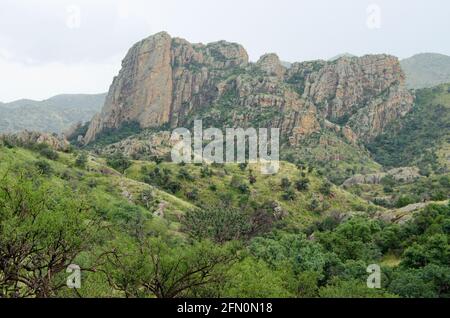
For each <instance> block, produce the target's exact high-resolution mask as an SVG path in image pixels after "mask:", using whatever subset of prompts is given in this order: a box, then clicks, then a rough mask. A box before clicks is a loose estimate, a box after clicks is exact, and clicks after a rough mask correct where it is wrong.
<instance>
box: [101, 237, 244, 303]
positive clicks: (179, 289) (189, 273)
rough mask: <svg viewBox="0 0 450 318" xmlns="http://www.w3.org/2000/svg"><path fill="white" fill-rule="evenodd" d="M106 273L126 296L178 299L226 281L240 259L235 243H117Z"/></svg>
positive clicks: (116, 288) (148, 240) (162, 241)
mask: <svg viewBox="0 0 450 318" xmlns="http://www.w3.org/2000/svg"><path fill="white" fill-rule="evenodd" d="M114 246H115V252H114V253H112V254H109V255H108V258H107V263H106V265H105V267H104V269H103V272H104V273H105V274H106V275H107V277H108V281H109V284H110V285H111V287H112V288H113V289H115V290H118V291H120V292H122V293H123V294H124V295H125V296H126V297H157V298H175V297H183V296H187V295H189V293H190V292H191V291H192V290H194V289H196V288H199V287H202V286H207V285H211V284H217V283H220V282H221V281H223V280H224V275H225V272H226V269H227V268H228V267H229V266H230V265H231V264H233V263H234V262H235V261H237V259H238V254H237V249H236V247H235V246H234V245H232V244H231V245H225V246H217V245H214V244H213V243H211V242H208V241H203V242H195V243H193V244H186V243H181V242H178V243H177V244H171V242H166V241H165V240H163V239H156V238H152V239H145V240H144V241H133V240H123V241H122V242H115V243H114Z"/></svg>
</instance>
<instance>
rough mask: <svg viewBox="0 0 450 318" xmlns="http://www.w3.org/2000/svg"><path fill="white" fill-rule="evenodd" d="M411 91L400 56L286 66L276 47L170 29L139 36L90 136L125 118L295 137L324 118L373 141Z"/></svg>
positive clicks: (407, 103)
mask: <svg viewBox="0 0 450 318" xmlns="http://www.w3.org/2000/svg"><path fill="white" fill-rule="evenodd" d="M412 103H413V97H412V95H411V94H410V93H409V92H408V90H407V89H406V87H405V77H404V74H403V72H402V70H401V67H400V64H399V61H398V59H397V58H396V57H393V56H389V55H367V56H363V57H348V58H345V59H338V60H336V61H328V62H327V61H311V62H303V63H293V64H292V65H291V67H290V68H289V69H287V68H286V67H285V66H283V63H282V62H280V60H279V58H278V56H277V55H276V54H273V53H271V54H266V55H264V56H262V57H261V58H260V60H259V61H258V62H257V63H250V62H249V58H248V54H247V52H246V51H245V49H244V48H243V47H242V46H241V45H239V44H236V43H229V42H226V41H219V42H214V43H210V44H207V45H204V44H191V43H189V42H188V41H186V40H184V39H180V38H172V37H171V36H170V35H169V34H167V33H166V32H161V33H158V34H155V35H153V36H150V37H148V38H146V39H144V40H142V41H140V42H139V43H137V44H135V45H134V46H133V47H132V48H131V49H130V50H129V52H128V54H127V55H126V57H125V59H124V60H123V62H122V69H121V71H120V73H119V75H118V76H117V77H116V78H115V79H114V81H113V83H112V85H111V87H110V90H109V93H108V96H107V98H106V102H105V105H104V107H103V109H102V111H101V113H100V114H98V115H96V116H95V117H94V118H93V120H92V121H91V124H90V126H89V129H88V131H87V133H86V136H85V142H86V143H90V142H92V141H93V140H95V139H96V138H97V136H98V135H99V134H101V133H102V132H103V131H105V130H107V129H117V128H120V127H121V126H123V125H124V124H126V123H138V124H139V126H140V127H141V128H150V127H161V126H163V125H168V126H170V127H172V128H173V127H179V126H184V125H189V123H190V122H191V121H192V119H193V118H194V117H196V116H197V117H201V118H203V119H204V120H207V121H209V123H210V124H221V125H224V124H229V125H233V126H241V127H245V126H249V125H254V126H257V127H259V126H271V127H279V128H280V129H281V131H282V133H284V135H285V136H286V137H287V138H288V139H289V140H290V141H291V142H292V143H298V141H299V140H301V139H302V138H303V137H304V136H308V135H309V134H311V133H313V132H316V131H319V130H320V129H321V128H323V127H324V125H325V122H332V123H334V124H337V126H338V127H342V128H343V127H345V128H346V130H345V131H346V132H347V135H348V136H351V139H357V138H360V139H362V140H369V139H372V138H373V137H375V136H376V135H378V134H379V133H381V132H382V131H383V129H384V127H385V126H386V125H387V124H388V123H389V122H391V121H392V120H394V119H397V118H399V117H401V116H403V115H404V114H406V113H407V112H408V111H409V110H410V109H411V106H412Z"/></svg>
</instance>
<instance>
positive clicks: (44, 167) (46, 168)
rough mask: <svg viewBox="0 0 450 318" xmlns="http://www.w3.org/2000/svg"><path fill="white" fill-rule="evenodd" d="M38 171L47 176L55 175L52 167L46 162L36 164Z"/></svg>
mask: <svg viewBox="0 0 450 318" xmlns="http://www.w3.org/2000/svg"><path fill="white" fill-rule="evenodd" d="M34 165H35V166H36V169H37V171H38V172H39V173H40V174H42V175H45V176H50V175H51V174H52V173H53V169H52V166H51V165H50V164H49V163H48V162H47V161H46V160H38V161H36V162H35V163H34Z"/></svg>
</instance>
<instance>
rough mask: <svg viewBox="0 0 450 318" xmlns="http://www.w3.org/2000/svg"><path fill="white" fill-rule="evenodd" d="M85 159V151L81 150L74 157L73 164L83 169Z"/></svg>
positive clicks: (86, 158) (85, 162)
mask: <svg viewBox="0 0 450 318" xmlns="http://www.w3.org/2000/svg"><path fill="white" fill-rule="evenodd" d="M87 160H88V157H87V154H86V153H85V152H82V153H80V154H79V155H78V157H77V158H76V159H75V166H76V167H78V168H81V169H85V168H86V164H87Z"/></svg>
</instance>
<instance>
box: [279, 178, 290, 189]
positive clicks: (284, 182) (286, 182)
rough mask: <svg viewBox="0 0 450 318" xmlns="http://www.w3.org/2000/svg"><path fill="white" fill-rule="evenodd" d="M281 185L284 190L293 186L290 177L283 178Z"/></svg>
mask: <svg viewBox="0 0 450 318" xmlns="http://www.w3.org/2000/svg"><path fill="white" fill-rule="evenodd" d="M280 186H281V188H282V189H283V190H288V189H289V187H290V186H291V181H290V180H289V179H288V178H283V179H281V184H280Z"/></svg>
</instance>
